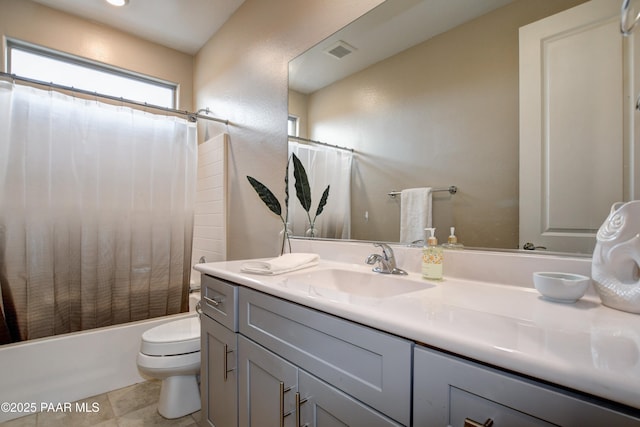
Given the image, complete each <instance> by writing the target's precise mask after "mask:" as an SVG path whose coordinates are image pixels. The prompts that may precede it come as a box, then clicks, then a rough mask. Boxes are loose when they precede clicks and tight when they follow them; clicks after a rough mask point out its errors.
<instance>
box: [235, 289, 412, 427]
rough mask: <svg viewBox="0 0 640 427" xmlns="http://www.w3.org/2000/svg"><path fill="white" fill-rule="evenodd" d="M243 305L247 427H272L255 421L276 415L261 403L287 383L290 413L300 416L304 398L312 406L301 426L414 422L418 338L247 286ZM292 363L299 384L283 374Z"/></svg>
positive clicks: (242, 414) (243, 409) (286, 409)
mask: <svg viewBox="0 0 640 427" xmlns="http://www.w3.org/2000/svg"><path fill="white" fill-rule="evenodd" d="M239 300H240V304H239V307H238V313H239V319H238V320H239V328H240V334H241V336H240V338H239V371H240V372H239V375H240V383H241V385H240V396H241V397H240V402H241V403H240V420H241V422H240V426H241V427H245V426H249V425H251V426H257V425H268V424H255V423H253V422H250V423H248V422H247V421H252V420H255V416H256V414H262V412H261V411H262V410H263V409H264V410H265V411H274V409H273V408H272V405H273V402H271V403H270V404H269V409H266V408H263V407H264V406H265V404H264V403H263V400H261V399H268V400H270V401H272V400H275V401H277V400H276V399H275V397H273V396H274V395H277V391H278V390H279V389H278V388H275V387H274V385H275V384H276V383H278V384H279V382H280V381H282V382H284V384H283V387H284V390H285V391H284V394H285V396H284V398H285V403H284V405H285V407H284V409H283V411H284V412H285V413H287V412H289V411H292V410H293V411H294V413H295V412H296V411H295V409H296V408H295V396H296V393H299V395H298V396H299V398H300V399H301V400H302V401H303V402H304V403H301V412H300V413H299V415H300V416H301V417H302V418H303V419H302V418H301V424H300V425H304V424H305V423H306V424H307V425H308V426H317V427H321V426H338V425H350V426H359V425H362V426H374V427H375V426H400V425H405V426H409V425H410V418H411V355H412V348H413V343H412V342H411V341H407V340H405V339H401V338H398V337H396V336H393V335H390V334H387V333H383V332H380V331H376V330H374V329H371V328H367V327H364V326H361V325H358V324H356V323H353V322H350V321H346V320H344V319H340V318H338V317H335V316H331V315H328V314H326V313H322V312H319V311H316V310H313V309H310V308H307V307H303V306H301V305H298V304H294V303H291V302H288V301H285V300H282V299H279V298H275V297H272V296H269V295H266V294H263V293H260V292H256V291H254V290H251V289H248V288H244V287H241V288H240V295H239ZM245 337H246V338H247V339H245ZM249 344H251V345H249ZM250 349H251V350H250ZM258 355H260V356H259V357H260V358H258ZM267 355H269V356H267ZM266 360H268V362H269V364H268V365H266V362H265V361H266ZM276 360H280V361H281V363H280V364H276V362H275V361H276ZM258 362H260V363H258ZM262 366H268V367H264V368H263V367H262ZM286 366H294V367H295V368H296V369H297V371H296V372H297V382H295V383H291V382H289V381H288V380H287V381H284V380H283V379H279V378H280V375H281V374H277V375H276V374H275V373H278V372H283V373H284V372H285V367H286ZM252 372H253V373H252ZM270 375H271V376H270ZM252 377H254V378H259V380H258V381H255V380H254V379H252ZM262 384H268V387H267V386H265V387H262ZM287 390H289V391H287ZM263 396H267V397H263ZM269 396H270V397H269ZM245 398H247V402H243V399H245ZM292 399H294V400H292ZM305 399H306V400H305ZM255 402H258V405H259V408H260V409H255V408H254V407H253V406H254V405H255V404H256V403H255ZM292 402H293V405H294V407H293V408H292ZM245 405H246V406H245ZM275 406H276V409H278V411H279V408H280V407H279V406H278V405H275ZM278 413H279V412H278ZM296 416H297V415H293V416H290V417H286V418H287V419H285V422H290V421H289V420H288V418H293V417H296ZM260 419H268V420H269V421H271V420H272V419H273V418H272V417H269V418H260ZM285 425H287V424H285ZM291 425H296V424H295V423H294V424H291Z"/></svg>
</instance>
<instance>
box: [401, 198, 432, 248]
mask: <svg viewBox="0 0 640 427" xmlns="http://www.w3.org/2000/svg"><path fill="white" fill-rule="evenodd" d="M400 197H401V200H400V243H411V242H415V241H416V240H422V239H424V229H425V228H430V227H431V222H432V218H431V187H424V188H408V189H406V190H402V191H401V193H400Z"/></svg>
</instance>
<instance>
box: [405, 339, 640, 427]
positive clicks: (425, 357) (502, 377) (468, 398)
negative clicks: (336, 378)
mask: <svg viewBox="0 0 640 427" xmlns="http://www.w3.org/2000/svg"><path fill="white" fill-rule="evenodd" d="M413 398H414V404H413V407H414V415H413V421H414V425H415V426H438V425H451V426H456V427H458V426H463V425H465V419H472V420H474V421H476V422H478V423H480V424H482V423H484V422H485V421H486V420H487V419H492V420H493V425H494V426H496V427H498V426H518V427H519V426H523V427H525V426H526V427H530V426H552V425H553V426H563V427H591V426H593V427H596V426H597V427H600V426H616V427H623V426H624V427H627V426H628V427H631V426H635V427H638V426H639V425H640V419H639V418H636V417H634V416H630V415H627V414H625V413H623V412H618V411H616V410H615V409H613V405H612V403H611V402H601V403H602V406H601V405H599V404H598V400H597V399H595V398H592V397H584V396H582V395H579V394H578V393H573V392H570V391H567V390H562V389H559V388H556V387H553V386H550V385H546V384H542V383H539V382H537V381H534V380H530V379H526V378H523V377H520V376H517V375H515V374H512V373H508V372H504V371H501V370H498V369H495V368H491V367H487V366H484V365H480V364H478V363H474V362H471V361H468V360H464V359H460V358H458V357H455V356H449V355H446V354H444V353H440V352H438V351H435V350H432V349H428V348H423V347H419V346H416V347H415V355H414V393H413Z"/></svg>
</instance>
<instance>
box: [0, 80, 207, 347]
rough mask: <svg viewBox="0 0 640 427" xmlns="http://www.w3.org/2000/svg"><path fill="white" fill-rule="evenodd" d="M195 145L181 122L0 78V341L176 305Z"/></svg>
mask: <svg viewBox="0 0 640 427" xmlns="http://www.w3.org/2000/svg"><path fill="white" fill-rule="evenodd" d="M196 146H197V142H196V128H195V124H193V123H188V122H187V121H185V120H183V119H180V118H175V117H167V116H159V115H154V114H150V113H147V112H142V111H137V110H133V109H130V108H126V107H122V106H112V105H107V104H104V103H100V102H97V101H95V100H84V99H78V98H74V97H70V96H67V95H63V94H60V93H57V92H54V91H43V90H39V89H35V88H30V87H24V86H16V85H14V84H10V83H6V82H0V262H1V263H2V265H0V292H1V295H0V297H1V298H0V302H1V303H2V304H1V306H0V308H1V309H2V310H1V314H2V318H0V320H2V322H0V339H3V335H5V336H6V335H7V333H5V334H3V333H2V331H8V335H10V336H11V340H12V341H17V340H25V339H33V338H39V337H45V336H49V335H54V334H60V333H66V332H73V331H79V330H85V329H89V328H95V327H101V326H108V325H113V324H118V323H123V322H129V321H134V320H141V319H147V318H151V317H157V316H163V315H167V314H173V313H178V312H180V311H181V310H182V309H183V308H185V305H186V299H187V298H186V297H187V292H188V283H189V274H190V257H191V239H192V228H193V203H194V191H195V176H196ZM4 339H6V337H5V338H4Z"/></svg>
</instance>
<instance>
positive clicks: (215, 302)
mask: <svg viewBox="0 0 640 427" xmlns="http://www.w3.org/2000/svg"><path fill="white" fill-rule="evenodd" d="M202 298H203V299H204V300H205V301H206V302H208V303H209V304H211V305H212V306H214V307H217V306H219V305H220V303H221V302H222V297H213V298H209V297H208V296H206V295H205V296H204V297H202Z"/></svg>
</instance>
